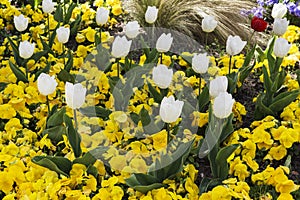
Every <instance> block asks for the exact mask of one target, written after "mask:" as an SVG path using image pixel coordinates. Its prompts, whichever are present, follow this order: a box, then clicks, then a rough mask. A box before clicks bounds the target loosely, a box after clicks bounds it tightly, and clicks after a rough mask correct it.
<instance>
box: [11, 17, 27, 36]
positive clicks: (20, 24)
mask: <svg viewBox="0 0 300 200" xmlns="http://www.w3.org/2000/svg"><path fill="white" fill-rule="evenodd" d="M14 24H15V27H16V29H17V30H18V31H20V32H22V31H25V30H26V29H27V26H28V19H27V18H25V17H24V15H22V14H21V15H19V16H14Z"/></svg>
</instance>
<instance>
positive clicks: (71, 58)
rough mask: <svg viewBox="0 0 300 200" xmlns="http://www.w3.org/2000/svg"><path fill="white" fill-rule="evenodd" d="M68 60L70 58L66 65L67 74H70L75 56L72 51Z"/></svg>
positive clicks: (69, 52)
mask: <svg viewBox="0 0 300 200" xmlns="http://www.w3.org/2000/svg"><path fill="white" fill-rule="evenodd" d="M67 58H68V62H67V64H66V66H65V70H66V71H67V72H70V70H71V69H72V67H73V54H72V52H71V50H69V51H68V55H67Z"/></svg>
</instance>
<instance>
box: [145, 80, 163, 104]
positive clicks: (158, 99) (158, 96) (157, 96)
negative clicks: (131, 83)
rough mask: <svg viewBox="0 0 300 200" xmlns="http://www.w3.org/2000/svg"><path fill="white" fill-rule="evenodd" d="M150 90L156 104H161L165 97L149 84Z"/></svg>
mask: <svg viewBox="0 0 300 200" xmlns="http://www.w3.org/2000/svg"><path fill="white" fill-rule="evenodd" d="M148 88H149V92H150V95H151V97H153V99H154V101H155V102H156V103H161V101H162V99H163V96H162V95H161V94H160V93H159V92H158V91H157V90H156V89H155V88H154V87H153V86H152V85H151V83H148Z"/></svg>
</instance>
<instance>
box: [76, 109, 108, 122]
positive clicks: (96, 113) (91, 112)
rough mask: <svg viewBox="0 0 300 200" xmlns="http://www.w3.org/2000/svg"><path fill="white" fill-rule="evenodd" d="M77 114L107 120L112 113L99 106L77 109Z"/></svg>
mask: <svg viewBox="0 0 300 200" xmlns="http://www.w3.org/2000/svg"><path fill="white" fill-rule="evenodd" d="M79 112H80V113H81V114H83V115H85V116H87V117H100V118H102V119H104V120H107V119H108V118H109V115H110V114H111V113H112V111H111V110H109V109H106V108H103V107H101V106H88V107H85V108H79Z"/></svg>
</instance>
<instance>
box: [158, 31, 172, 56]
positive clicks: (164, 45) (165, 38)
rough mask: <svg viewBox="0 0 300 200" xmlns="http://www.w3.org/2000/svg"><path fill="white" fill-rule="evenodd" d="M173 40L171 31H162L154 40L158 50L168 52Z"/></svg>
mask: <svg viewBox="0 0 300 200" xmlns="http://www.w3.org/2000/svg"><path fill="white" fill-rule="evenodd" d="M172 42H173V37H172V36H171V33H168V34H165V33H163V34H162V35H161V36H160V37H159V38H158V39H157V41H156V49H157V51H158V52H161V53H164V52H168V51H169V50H170V48H171V45H172Z"/></svg>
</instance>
